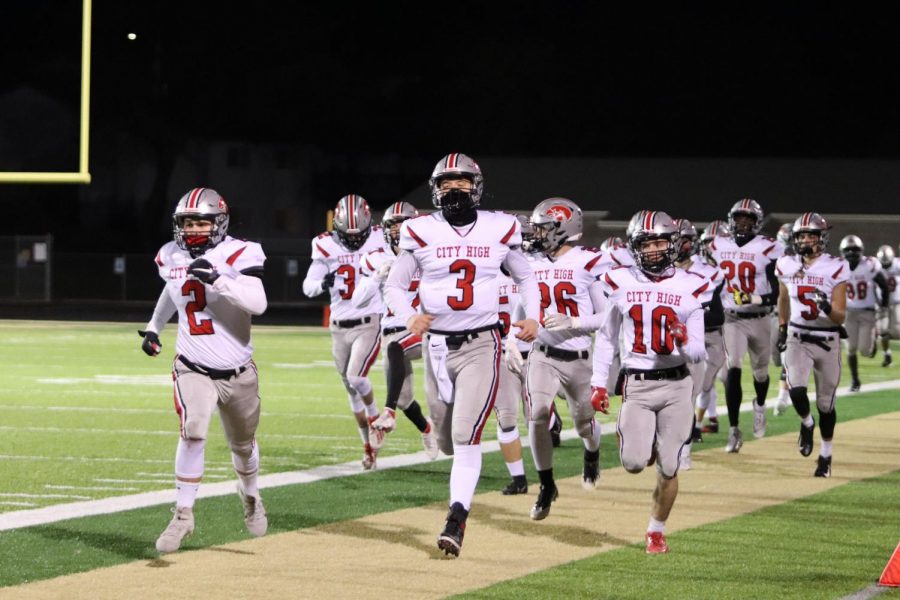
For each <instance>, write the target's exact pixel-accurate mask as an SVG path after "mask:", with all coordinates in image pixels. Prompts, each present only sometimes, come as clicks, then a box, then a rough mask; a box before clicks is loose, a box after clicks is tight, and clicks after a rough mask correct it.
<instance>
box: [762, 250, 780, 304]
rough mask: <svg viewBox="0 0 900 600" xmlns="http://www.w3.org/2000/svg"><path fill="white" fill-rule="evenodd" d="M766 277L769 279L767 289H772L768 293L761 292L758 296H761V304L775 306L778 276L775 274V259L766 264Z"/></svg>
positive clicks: (776, 302)
mask: <svg viewBox="0 0 900 600" xmlns="http://www.w3.org/2000/svg"><path fill="white" fill-rule="evenodd" d="M766 279H768V280H769V289H771V290H772V291H771V292H769V293H768V294H762V295H761V296H760V298H762V305H763V306H775V305H776V304H778V290H779V286H778V276H777V275H776V274H775V261H774V260H773V261H771V262H769V264H767V265H766Z"/></svg>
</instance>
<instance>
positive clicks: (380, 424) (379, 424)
mask: <svg viewBox="0 0 900 600" xmlns="http://www.w3.org/2000/svg"><path fill="white" fill-rule="evenodd" d="M395 414H396V413H395V412H394V409H393V408H388V407H387V406H385V407H384V410H382V411H381V414H380V415H378V416H377V417H375V418H372V417H369V427H370V428H371V429H377V430H378V431H383V432H384V433H390V432H392V431H393V430H394V428H395V427H397V419H396V418H394V415H395ZM370 436H371V433H370Z"/></svg>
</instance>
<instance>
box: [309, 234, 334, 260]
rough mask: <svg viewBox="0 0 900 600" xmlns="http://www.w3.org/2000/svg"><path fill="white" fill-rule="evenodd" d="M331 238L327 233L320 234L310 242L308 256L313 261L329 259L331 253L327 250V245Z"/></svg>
mask: <svg viewBox="0 0 900 600" xmlns="http://www.w3.org/2000/svg"><path fill="white" fill-rule="evenodd" d="M330 237H331V236H330V235H329V234H327V233H322V234H320V235H319V236H318V237H316V238H315V239H313V241H312V252H311V254H310V256H312V259H313V260H326V259H329V258H331V251H330V250H329V248H328V246H330V244H329V243H328V241H330V240H329V238H330Z"/></svg>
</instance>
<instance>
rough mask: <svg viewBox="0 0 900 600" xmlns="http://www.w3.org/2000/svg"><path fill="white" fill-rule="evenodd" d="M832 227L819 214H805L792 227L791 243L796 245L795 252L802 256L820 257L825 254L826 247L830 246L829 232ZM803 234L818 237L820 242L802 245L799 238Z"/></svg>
mask: <svg viewBox="0 0 900 600" xmlns="http://www.w3.org/2000/svg"><path fill="white" fill-rule="evenodd" d="M830 229H831V225H829V224H828V221H826V220H825V217H823V216H822V215H820V214H819V213H814V212H808V213H803V214H802V215H800V216H799V217H797V220H796V221H794V225H793V226H792V227H791V241H792V243H793V245H794V252H795V253H796V254H798V255H800V256H818V255H819V254H821V253H822V252H825V246H827V245H828V230H830ZM801 233H812V234H814V235H817V236H818V238H819V239H818V240H817V241H815V242H813V243H811V244H809V243H805V244H801V243H800V242H799V241H798V239H797V237H798V236H799V235H800V234H801Z"/></svg>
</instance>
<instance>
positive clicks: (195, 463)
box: [175, 438, 206, 508]
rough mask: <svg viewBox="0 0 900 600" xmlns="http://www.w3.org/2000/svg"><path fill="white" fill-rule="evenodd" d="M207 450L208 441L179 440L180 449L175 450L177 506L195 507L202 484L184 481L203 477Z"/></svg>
mask: <svg viewBox="0 0 900 600" xmlns="http://www.w3.org/2000/svg"><path fill="white" fill-rule="evenodd" d="M205 448H206V440H186V439H184V438H179V439H178V448H177V449H176V450H175V496H176V499H175V504H176V505H177V506H186V507H188V508H191V507H193V506H194V499H195V498H196V497H197V490H198V489H200V482H199V481H198V482H197V483H190V482H187V481H183V480H184V479H199V478H201V477H203V460H204V454H205Z"/></svg>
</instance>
